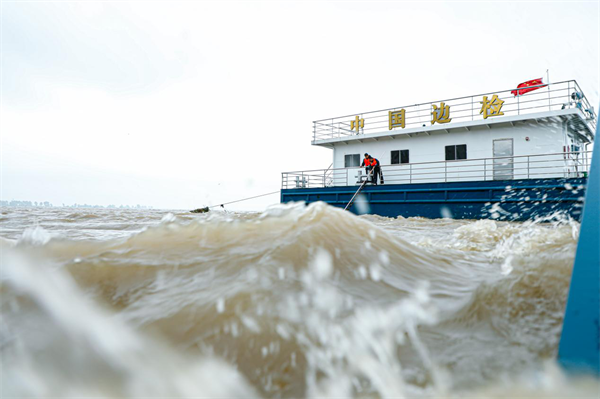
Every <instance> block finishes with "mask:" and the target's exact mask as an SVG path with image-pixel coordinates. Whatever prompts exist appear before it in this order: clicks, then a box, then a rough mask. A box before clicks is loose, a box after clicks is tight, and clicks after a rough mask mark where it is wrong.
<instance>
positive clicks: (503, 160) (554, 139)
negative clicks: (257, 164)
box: [283, 81, 596, 188]
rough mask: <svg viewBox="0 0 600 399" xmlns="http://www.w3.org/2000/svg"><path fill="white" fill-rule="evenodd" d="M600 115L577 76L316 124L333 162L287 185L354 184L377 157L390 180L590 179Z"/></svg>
mask: <svg viewBox="0 0 600 399" xmlns="http://www.w3.org/2000/svg"><path fill="white" fill-rule="evenodd" d="M595 120H596V114H595V111H594V109H593V108H592V107H591V106H590V104H589V102H588V101H587V99H586V98H585V96H584V95H583V92H582V91H581V89H580V87H579V85H578V84H577V82H575V81H567V82H560V83H553V84H549V85H539V86H532V87H529V88H525V89H518V90H516V89H513V90H505V91H499V92H494V93H486V94H481V95H475V96H470V97H463V98H456V99H451V100H446V101H440V102H437V103H425V104H418V105H411V106H406V107H397V108H391V109H386V110H381V111H375V112H368V113H362V114H354V115H348V116H344V117H339V118H332V119H326V120H320V121H316V122H314V131H313V141H312V144H313V145H318V146H323V147H327V148H331V149H333V162H332V166H331V167H330V168H328V169H324V170H313V171H302V172H290V173H284V175H283V183H284V184H283V188H302V187H327V186H349V185H355V184H360V182H361V181H362V179H364V178H365V172H364V169H361V168H360V164H361V162H362V160H363V154H364V153H368V154H370V155H371V156H372V157H374V158H377V159H378V160H379V162H380V163H381V165H382V171H383V176H384V179H385V184H406V183H408V184H412V183H426V182H427V183H431V182H450V181H480V180H511V179H538V178H554V177H585V176H586V175H587V171H588V169H589V164H590V160H591V159H590V158H591V152H589V151H587V147H588V145H589V144H590V143H592V141H593V139H594V133H593V132H594V131H595Z"/></svg>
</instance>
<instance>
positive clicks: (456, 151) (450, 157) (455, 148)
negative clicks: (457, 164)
mask: <svg viewBox="0 0 600 399" xmlns="http://www.w3.org/2000/svg"><path fill="white" fill-rule="evenodd" d="M457 159H467V145H466V144H459V145H447V146H446V161H455V160H457Z"/></svg>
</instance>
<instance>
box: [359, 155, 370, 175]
mask: <svg viewBox="0 0 600 399" xmlns="http://www.w3.org/2000/svg"><path fill="white" fill-rule="evenodd" d="M363 166H364V167H365V171H366V173H367V178H368V177H369V172H370V171H371V157H370V156H369V154H367V153H366V152H365V158H364V159H363V161H362V163H361V164H360V167H361V168H362V167H363ZM371 180H372V177H371Z"/></svg>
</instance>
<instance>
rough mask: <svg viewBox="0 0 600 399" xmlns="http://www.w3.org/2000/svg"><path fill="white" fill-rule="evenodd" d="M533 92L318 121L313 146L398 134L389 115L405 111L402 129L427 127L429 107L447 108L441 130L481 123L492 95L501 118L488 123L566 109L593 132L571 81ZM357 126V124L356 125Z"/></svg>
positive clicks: (589, 111)
mask: <svg viewBox="0 0 600 399" xmlns="http://www.w3.org/2000/svg"><path fill="white" fill-rule="evenodd" d="M532 87H537V90H534V91H531V92H528V93H525V94H520V95H516V96H515V95H513V93H511V92H514V91H515V90H523V89H524V88H521V89H516V88H515V89H509V90H502V91H496V92H490V93H483V94H477V95H474V96H469V97H459V98H453V99H448V100H440V101H432V102H428V103H422V104H416V105H408V106H404V107H396V108H388V109H384V110H379V111H372V112H364V113H359V114H353V115H346V116H341V117H337V118H330V119H322V120H318V121H314V122H313V142H315V141H318V140H327V139H333V138H342V137H352V136H360V135H363V134H369V133H376V132H389V131H391V130H394V131H395V132H401V131H402V130H403V128H402V127H400V126H396V127H392V129H390V115H389V112H394V111H399V110H401V109H404V110H405V116H404V128H414V127H426V126H431V121H432V112H433V111H434V108H433V106H434V105H435V106H438V107H439V106H440V103H442V102H443V103H444V104H445V105H446V106H449V107H450V108H449V115H448V117H449V118H451V121H450V122H449V123H447V124H444V125H445V126H448V127H449V128H450V127H452V123H454V122H465V121H475V120H484V117H483V114H482V112H481V111H482V101H483V97H484V96H487V97H488V101H491V100H492V98H493V96H494V95H497V96H498V99H499V100H501V101H504V102H503V103H502V106H501V108H500V112H502V113H503V115H488V118H490V120H493V119H494V118H499V117H500V118H501V117H502V116H509V115H523V114H528V113H537V112H542V111H554V110H561V109H567V108H577V109H580V110H581V112H582V113H583V114H584V115H585V117H586V118H587V119H588V122H589V124H590V126H591V130H592V131H595V128H596V112H595V111H594V109H593V107H592V106H591V105H590V103H589V101H588V99H587V98H586V97H585V95H584V94H583V91H582V90H581V88H580V87H579V85H578V84H577V81H575V80H569V81H564V82H557V83H550V84H548V85H541V86H532ZM356 117H358V118H359V119H363V120H364V122H363V124H362V125H361V126H362V127H360V126H359V127H358V130H357V128H356V125H354V129H352V124H353V123H354V121H355V120H356ZM357 124H358V123H357Z"/></svg>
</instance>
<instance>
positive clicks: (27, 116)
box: [0, 1, 600, 211]
mask: <svg viewBox="0 0 600 399" xmlns="http://www.w3.org/2000/svg"><path fill="white" fill-rule="evenodd" d="M0 10H1V15H0V22H1V27H0V35H1V37H0V45H1V48H0V55H1V60H0V75H1V76H0V84H1V87H0V91H1V93H0V101H1V104H0V136H1V137H0V144H1V147H2V148H1V154H0V155H1V162H0V163H1V170H0V174H1V176H0V177H1V187H0V196H1V198H2V199H3V200H13V199H14V200H31V201H49V202H51V203H53V204H55V205H60V204H74V203H79V204H83V203H88V204H99V205H109V204H117V205H120V204H127V205H136V204H141V205H148V206H153V207H155V208H163V209H194V208H197V207H202V206H208V205H215V204H220V203H224V202H229V201H235V200H238V199H243V198H246V197H252V196H255V195H260V194H264V193H269V192H273V191H277V190H279V188H280V186H281V173H282V172H287V171H298V170H311V169H325V168H327V167H328V166H329V165H330V164H331V162H332V151H331V150H329V149H326V148H321V147H317V146H312V145H311V138H312V122H313V121H315V120H319V119H324V118H330V117H337V116H342V115H349V114H354V113H362V112H368V111H374V110H380V109H385V108H392V107H397V106H404V105H409V104H416V103H421V102H429V101H435V100H439V99H443V98H455V97H461V96H469V95H473V94H478V93H483V92H491V91H496V90H497V91H500V90H506V89H510V88H514V87H515V86H516V85H517V84H519V83H521V82H524V81H526V80H529V79H534V78H539V77H542V76H544V75H545V74H546V70H549V77H550V81H551V82H558V81H564V80H571V79H575V80H577V81H578V83H579V84H580V86H581V87H582V90H583V91H584V93H585V95H586V96H587V97H588V99H589V100H590V102H591V103H592V104H594V105H595V106H596V109H597V110H598V106H597V105H598V99H599V96H598V83H599V80H600V77H599V74H600V72H599V71H600V59H599V57H600V44H599V38H600V10H599V2H598V1H588V2H576V1H568V2H566V1H565V2H524V1H519V2H508V1H501V2H483V1H482V2H450V1H449V2H426V1H419V2H408V1H406V2H404V1H403V2H393V1H386V2H376V1H369V2H360V1H355V2H324V1H319V2H317V1H269V2H253V1H244V2H233V1H219V2H204V1H202V2H201V1H196V2H194V1H168V2H167V1H119V2H117V1H109V2H103V1H65V2H62V1H44V2H37V1H1V4H0ZM277 202H279V196H278V195H277V194H275V195H270V196H265V197H261V198H257V199H254V200H250V201H245V202H240V203H237V204H232V205H231V206H228V208H227V209H229V210H244V211H248V210H255V211H260V210H263V209H264V208H265V207H266V206H268V205H269V204H273V203H277Z"/></svg>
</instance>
